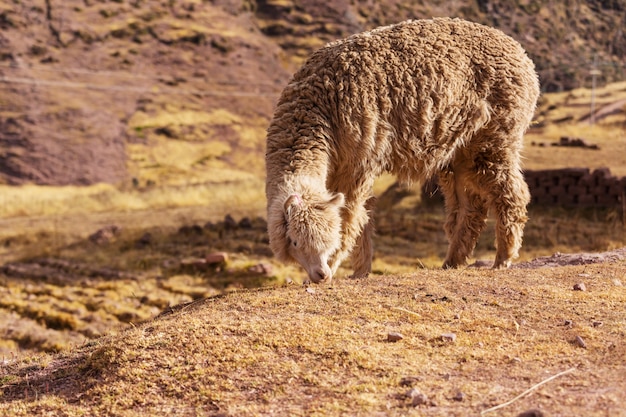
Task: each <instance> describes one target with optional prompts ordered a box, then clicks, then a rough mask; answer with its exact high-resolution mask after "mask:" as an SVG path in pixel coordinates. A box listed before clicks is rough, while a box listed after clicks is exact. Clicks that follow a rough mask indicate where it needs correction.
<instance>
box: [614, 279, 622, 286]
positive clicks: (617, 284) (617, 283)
mask: <svg viewBox="0 0 626 417" xmlns="http://www.w3.org/2000/svg"><path fill="white" fill-rule="evenodd" d="M613 285H615V286H616V287H621V286H623V284H622V281H620V280H619V279H617V278H615V279H614V280H613Z"/></svg>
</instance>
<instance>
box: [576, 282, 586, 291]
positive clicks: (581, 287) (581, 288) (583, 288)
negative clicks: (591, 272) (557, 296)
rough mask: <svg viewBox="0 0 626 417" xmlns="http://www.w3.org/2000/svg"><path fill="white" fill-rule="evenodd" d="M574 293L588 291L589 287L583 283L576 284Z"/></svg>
mask: <svg viewBox="0 0 626 417" xmlns="http://www.w3.org/2000/svg"><path fill="white" fill-rule="evenodd" d="M574 291H587V286H586V285H585V284H584V283H583V282H579V283H578V284H574Z"/></svg>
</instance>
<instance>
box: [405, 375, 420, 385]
mask: <svg viewBox="0 0 626 417" xmlns="http://www.w3.org/2000/svg"><path fill="white" fill-rule="evenodd" d="M421 380H422V379H421V378H420V377H417V376H403V377H402V379H401V380H400V386H401V387H411V386H413V385H415V383H416V382H419V381H421Z"/></svg>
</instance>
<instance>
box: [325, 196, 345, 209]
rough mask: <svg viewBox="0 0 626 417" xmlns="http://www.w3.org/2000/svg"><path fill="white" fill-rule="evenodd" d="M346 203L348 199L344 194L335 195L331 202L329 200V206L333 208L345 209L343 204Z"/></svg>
mask: <svg viewBox="0 0 626 417" xmlns="http://www.w3.org/2000/svg"><path fill="white" fill-rule="evenodd" d="M345 201H346V199H345V197H344V196H343V193H335V194H333V196H332V197H331V198H330V200H328V204H329V205H331V206H338V207H343V204H344V203H345Z"/></svg>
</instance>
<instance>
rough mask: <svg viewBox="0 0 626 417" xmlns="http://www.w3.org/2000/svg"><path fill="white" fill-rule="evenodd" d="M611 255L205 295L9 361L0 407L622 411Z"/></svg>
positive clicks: (27, 411)
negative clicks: (116, 329)
mask: <svg viewBox="0 0 626 417" xmlns="http://www.w3.org/2000/svg"><path fill="white" fill-rule="evenodd" d="M618 256H623V250H621V251H619V253H618ZM606 260H607V259H605V261H604V262H602V263H594V264H586V265H574V266H556V267H555V266H548V267H547V266H543V267H540V268H527V269H525V268H515V269H510V270H507V271H492V270H482V269H473V268H467V269H464V270H458V271H441V270H422V271H418V272H414V273H411V274H403V275H395V276H391V275H385V276H372V277H370V278H368V279H364V280H350V279H342V280H338V281H337V282H335V283H334V284H333V286H332V287H331V288H329V287H328V286H323V285H322V286H315V287H302V286H300V285H295V284H286V285H283V286H277V287H268V288H264V289H261V290H243V291H242V290H240V291H235V292H231V293H228V294H225V295H222V296H218V297H212V298H208V299H200V300H197V301H194V302H191V303H187V304H183V305H180V306H178V307H176V308H174V309H171V310H168V312H166V313H165V314H162V315H161V316H159V317H157V318H156V319H154V320H151V321H148V322H146V323H144V324H142V325H139V326H135V327H133V328H130V329H128V330H125V331H121V332H120V333H118V334H111V335H108V336H106V337H103V338H100V339H96V340H94V341H92V342H88V343H85V344H83V345H79V346H76V347H74V348H72V349H70V350H69V351H66V352H64V353H61V354H57V355H54V356H39V357H31V358H25V359H23V360H15V359H14V358H10V357H9V358H5V360H4V362H3V363H2V364H1V365H0V381H1V384H2V385H1V387H2V388H1V390H2V391H1V392H2V401H1V402H0V412H3V413H7V414H11V415H15V416H26V415H33V414H39V415H65V416H75V415H103V414H108V415H119V416H131V415H155V414H164V413H165V414H170V415H183V416H192V415H213V416H217V415H220V416H230V415H232V416H235V415H237V416H240V415H243V416H247V415H250V416H252V415H270V414H271V415H277V416H283V415H284V416H287V415H289V416H292V415H320V416H321V415H345V416H359V415H363V416H365V415H387V416H400V415H403V416H404V415H416V416H418V415H419V416H443V415H445V416H467V415H478V414H481V415H511V416H517V415H521V413H522V412H531V410H535V411H534V414H525V415H550V416H572V415H585V416H605V415H611V416H613V415H615V416H619V415H623V411H624V410H623V404H624V403H625V402H626V396H625V395H626V385H625V384H626V380H625V379H624V377H623V376H624V373H625V372H626V364H625V362H624V358H626V350H625V347H624V343H623V340H624V337H625V334H624V323H626V312H625V310H624V309H623V308H622V307H623V305H624V303H625V302H626V290H625V289H624V288H625V287H624V282H626V263H624V261H623V260H616V261H614V262H607V261H606ZM581 283H583V284H585V286H584V287H581ZM581 288H582V289H584V290H581ZM391 340H393V341H391ZM511 400H514V401H512V402H511V403H508V402H509V401H511ZM499 405H502V406H503V407H502V408H501V409H499V410H497V411H494V412H493V413H492V412H489V410H491V409H493V407H498V406H499Z"/></svg>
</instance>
